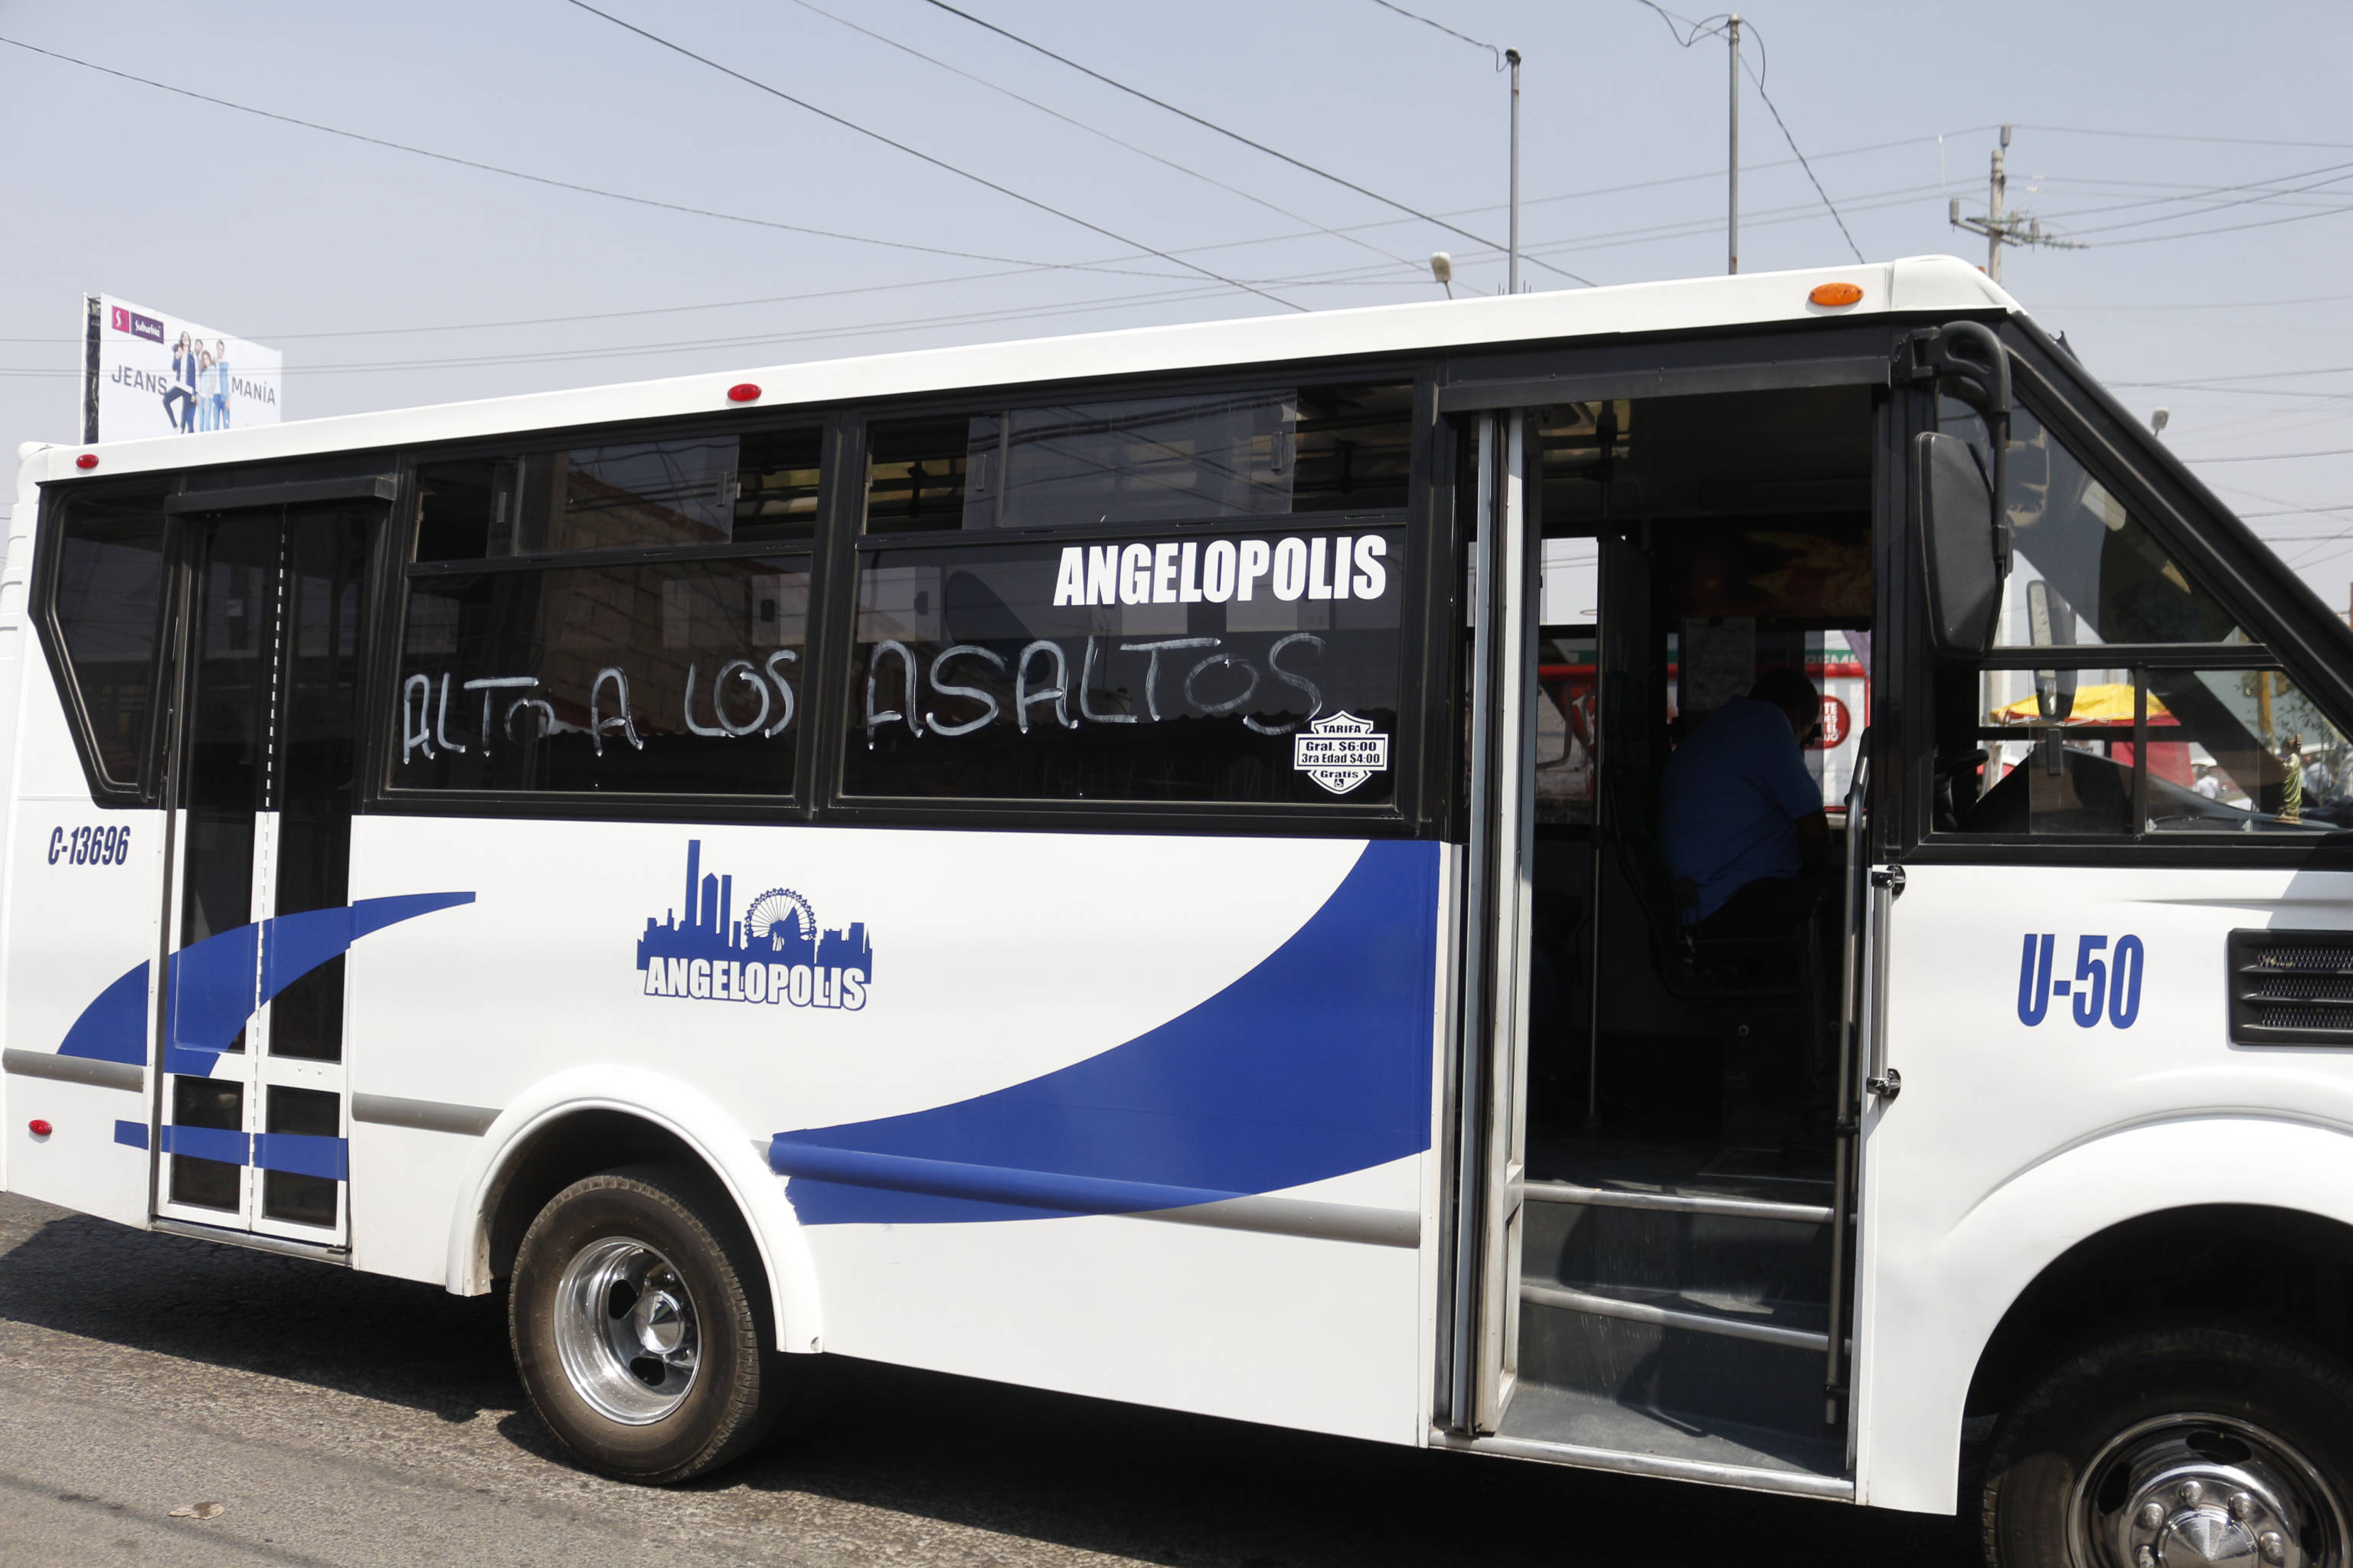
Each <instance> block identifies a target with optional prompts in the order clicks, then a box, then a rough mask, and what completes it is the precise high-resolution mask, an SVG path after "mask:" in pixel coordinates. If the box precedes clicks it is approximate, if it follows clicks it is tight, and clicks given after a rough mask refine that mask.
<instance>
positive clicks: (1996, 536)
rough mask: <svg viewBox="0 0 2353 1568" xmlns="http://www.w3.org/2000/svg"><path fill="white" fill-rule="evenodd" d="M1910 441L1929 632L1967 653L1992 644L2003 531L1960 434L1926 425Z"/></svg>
mask: <svg viewBox="0 0 2353 1568" xmlns="http://www.w3.org/2000/svg"><path fill="white" fill-rule="evenodd" d="M1912 441H1913V452H1912V469H1913V473H1914V475H1915V478H1916V480H1917V483H1918V485H1919V489H1920V495H1919V501H1920V508H1919V510H1920V544H1921V556H1922V560H1921V565H1922V568H1923V576H1924V578H1925V580H1926V584H1927V589H1928V637H1929V640H1930V641H1931V642H1932V643H1933V644H1934V645H1935V647H1936V651H1937V652H1938V653H1939V654H1942V655H1945V656H1947V657H1948V658H1977V657H1978V655H1980V654H1982V653H1984V652H1985V650H1986V649H1987V648H1989V647H1992V646H1993V633H1994V624H1995V622H1996V621H1997V620H1998V619H1999V618H2000V614H2001V587H2002V582H2003V580H2004V579H2005V578H2006V577H2008V575H2009V572H2008V570H2007V567H2008V565H2009V563H2008V561H2007V560H2006V559H2004V558H2005V557H2006V556H2007V555H2008V554H2009V553H2010V552H2009V551H2008V550H2007V549H2002V548H2000V546H2002V545H2005V544H2007V543H2008V541H2007V540H2006V539H2004V538H2002V537H2001V536H2002V534H2004V533H2005V532H2006V530H2005V529H2003V528H2001V527H1999V526H1998V525H1997V524H1996V523H1995V521H1994V507H1995V501H1994V492H1993V487H1992V486H1991V485H1989V484H1988V483H1987V482H1986V476H1985V474H1984V472H1983V471H1982V470H1981V469H1980V468H1978V455H1977V454H1976V453H1975V452H1973V451H1971V450H1970V449H1969V444H1968V442H1966V441H1964V440H1962V439H1961V438H1960V437H1958V436H1946V435H1941V434H1938V433H1937V432H1935V431H1930V430H1923V431H1922V432H1921V433H1920V434H1919V435H1917V436H1915V437H1913V438H1912Z"/></svg>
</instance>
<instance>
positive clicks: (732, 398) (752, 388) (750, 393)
mask: <svg viewBox="0 0 2353 1568" xmlns="http://www.w3.org/2000/svg"><path fill="white" fill-rule="evenodd" d="M727 401H728V402H730V403H757V402H759V401H760V389H759V387H757V386H756V385H754V384H752V383H751V382H748V381H739V382H737V383H736V384H734V385H733V386H731V387H729V388H728V389H727Z"/></svg>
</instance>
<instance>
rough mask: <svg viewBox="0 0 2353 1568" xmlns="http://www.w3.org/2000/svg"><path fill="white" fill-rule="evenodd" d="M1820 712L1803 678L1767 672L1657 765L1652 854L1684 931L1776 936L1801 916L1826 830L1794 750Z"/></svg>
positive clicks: (1810, 780) (1814, 785)
mask: <svg viewBox="0 0 2353 1568" xmlns="http://www.w3.org/2000/svg"><path fill="white" fill-rule="evenodd" d="M1821 713H1822V699H1821V693H1820V692H1819V691H1817V690H1816V689H1814V683H1813V682H1812V681H1810V680H1809V679H1806V677H1805V676H1804V674H1803V673H1801V672H1800V671H1798V670H1795V669H1788V668H1780V669H1768V670H1767V671H1766V672H1765V673H1764V674H1763V675H1761V676H1759V677H1758V678H1757V683H1756V685H1755V686H1753V687H1751V688H1750V689H1749V692H1748V695H1747V696H1746V697H1737V698H1735V699H1733V700H1731V701H1729V702H1727V703H1725V705H1724V706H1723V707H1721V708H1719V709H1717V710H1715V712H1714V713H1711V714H1710V715H1708V717H1707V718H1706V719H1705V720H1704V721H1702V722H1701V724H1700V726H1699V728H1698V729H1697V730H1695V731H1693V732H1692V734H1691V735H1690V736H1688V737H1687V738H1686V739H1685V740H1684V741H1683V744H1681V745H1680V746H1677V747H1676V748H1675V750H1674V752H1673V753H1672V755H1671V756H1669V757H1668V758H1667V766H1666V772H1665V774H1664V776H1663V778H1662V780H1661V782H1660V785H1659V839H1660V847H1662V849H1663V850H1664V851H1665V852H1666V858H1667V864H1668V866H1669V867H1670V868H1672V870H1673V872H1674V876H1675V890H1676V893H1677V896H1678V899H1679V900H1680V901H1681V902H1682V903H1683V906H1684V909H1683V921H1684V923H1685V924H1687V925H1689V926H1691V927H1692V928H1693V931H1694V934H1696V935H1701V936H1787V935H1790V934H1792V933H1793V932H1794V931H1796V930H1797V928H1798V927H1799V924H1800V923H1801V922H1802V921H1805V920H1806V919H1807V918H1808V913H1809V907H1810V903H1811V901H1812V900H1811V899H1810V896H1809V894H1808V892H1807V890H1806V889H1805V888H1804V887H1803V886H1802V884H1801V882H1800V878H1801V877H1802V875H1803V873H1804V872H1805V870H1806V868H1808V867H1809V866H1812V865H1818V864H1820V862H1821V860H1822V858H1823V853H1824V851H1825V849H1826V848H1827V847H1828V846H1829V843H1830V824H1829V820H1828V818H1827V817H1825V816H1823V814H1822V790H1821V784H1820V781H1819V780H1817V779H1816V778H1815V777H1814V775H1813V773H1812V772H1811V771H1810V770H1809V769H1808V768H1807V766H1806V759H1805V754H1804V752H1803V751H1802V750H1801V747H1802V744H1803V742H1804V741H1805V738H1806V737H1807V736H1808V735H1810V734H1811V733H1812V732H1813V731H1815V729H1816V728H1817V727H1818V726H1819V725H1820V723H1821Z"/></svg>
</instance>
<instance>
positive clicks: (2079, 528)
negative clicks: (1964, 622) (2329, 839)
mask: <svg viewBox="0 0 2353 1568" xmlns="http://www.w3.org/2000/svg"><path fill="white" fill-rule="evenodd" d="M1940 423H1941V424H1942V425H1943V426H1944V427H1945V428H1947V430H1950V431H1953V432H1954V433H1956V434H1958V435H1960V436H1962V437H1963V438H1964V439H1967V440H1968V441H1970V442H1971V443H1972V444H1973V445H1976V446H1978V447H1979V448H1980V449H1981V450H1982V447H1983V445H1984V441H1985V433H1984V425H1983V423H1982V422H1981V421H1980V420H1979V419H1978V417H1977V416H1976V415H1975V414H1974V413H1972V412H1971V411H1970V410H1968V408H1967V407H1966V406H1965V405H1961V404H1959V403H1956V402H1953V401H1950V400H1947V401H1946V402H1945V403H1944V405H1943V407H1942V411H1941V415H1940ZM2008 472H2009V480H2008V486H2007V493H2006V494H2005V496H2004V498H2003V500H2004V504H2005V506H2006V507H2007V509H2008V510H2009V513H2010V524H2011V528H2012V531H2013V537H2014V539H2015V543H2016V549H2015V557H2014V561H2013V564H2012V568H2011V573H2010V582H2009V584H2008V585H2007V586H2006V587H2005V589H2004V591H2003V599H2002V605H2001V612H2000V622H1999V623H1998V626H1997V628H1996V631H1995V635H1994V646H1995V648H1996V649H1997V657H1994V658H1989V659H1988V660H1987V661H1986V662H1985V664H1984V665H1983V666H1980V667H1978V668H1968V667H1954V668H1948V669H1947V671H1945V672H1944V673H1943V674H1942V675H1941V676H1940V677H1939V679H1938V680H1937V689H1936V695H1937V704H1936V706H1937V768H1936V784H1935V788H1936V800H1935V804H1934V808H1933V817H1934V821H1933V826H1934V828H1935V830H1936V831H1939V832H1946V833H1963V834H1995V835H2005V836H2006V835H2032V836H2036V837H2078V838H2080V837H2142V836H2145V835H2150V834H2165V835H2171V834H2179V833H2201V832H2231V833H2248V832H2260V833H2271V834H2280V833H2285V834H2291V835H2293V834H2310V833H2315V832H2326V831H2330V830H2333V829H2336V828H2339V827H2344V826H2353V789H2348V785H2353V750H2348V742H2347V736H2346V731H2345V730H2344V729H2343V728H2342V727H2341V726H2340V724H2339V722H2338V721H2337V718H2336V717H2335V716H2332V715H2331V714H2329V713H2327V712H2326V711H2324V710H2322V709H2321V708H2320V706H2319V705H2318V703H2316V701H2315V700H2313V699H2312V698H2310V697H2309V696H2307V695H2306V693H2305V692H2304V691H2303V690H2302V689H2300V688H2298V687H2297V686H2296V684H2295V681H2294V680H2293V679H2291V678H2290V677H2289V676H2288V674H2287V673H2286V672H2285V671H2284V670H2283V669H2280V668H2275V667H2272V666H2271V665H2270V661H2269V660H2268V659H2267V658H2264V657H2263V650H2262V648H2261V647H2260V646H2259V645H2257V644H2256V643H2254V642H2253V641H2252V640H2251V639H2250V637H2249V636H2248V634H2247V632H2246V631H2245V630H2243V629H2242V627H2240V626H2239V625H2238V624H2237V618H2236V617H2235V616H2232V614H2231V612H2230V611H2229V610H2228V609H2227V608H2226V607H2225V606H2224V605H2222V604H2221V601H2220V600H2219V599H2217V598H2216V597H2215V596H2214V595H2212V594H2211V592H2210V591H2209V590H2208V589H2207V588H2206V587H2205V585H2204V584H2201V583H2200V582H2199V581H2198V580H2197V578H2196V577H2195V576H2194V575H2193V574H2192V573H2191V571H2190V570H2189V567H2188V566H2186V565H2184V564H2183V563H2180V562H2179V561H2177V560H2176V559H2175V558H2174V556H2173V554H2172V552H2169V551H2168V549H2167V548H2166V547H2165V545H2164V544H2163V542H2161V541H2160V540H2158V538H2157V537H2156V535H2155V534H2153V533H2152V532H2151V531H2149V529H2148V528H2147V525H2146V524H2145V523H2144V522H2143V521H2141V520H2140V519H2138V518H2137V517H2135V516H2133V515H2132V513H2131V511H2130V510H2129V509H2128V508H2127V507H2126V505H2125V504H2124V502H2123V501H2122V500H2119V499H2118V498H2117V497H2116V495H2115V494H2114V493H2113V492H2112V491H2110V490H2109V489H2107V488H2106V487H2105V486H2104V485H2102V484H2101V483H2100V482H2099V480H2098V479H2094V477H2093V476H2092V475H2091V474H2090V473H2089V472H2087V471H2086V470H2085V469H2084V466H2083V465H2082V463H2081V462H2079V461H2078V460H2077V459H2076V458H2075V456H2074V454H2073V453H2072V452H2070V451H2068V449H2067V448H2066V447H2065V445H2064V444H2063V443H2062V442H2061V441H2060V440H2059V439H2058V438H2057V437H2056V436H2055V435H2054V434H2053V433H2052V431H2051V430H2050V429H2049V427H2048V426H2044V425H2043V424H2042V421H2041V420H2039V419H2038V418H2036V417H2035V416H2034V414H2033V413H2032V411H2031V410H2029V409H2026V408H2023V407H2021V408H2020V409H2018V410H2016V411H2015V413H2014V414H2013V416H2012V423H2011V430H2010V453H2009V463H2008ZM2113 644H2133V645H2137V646H2138V647H2140V648H2141V649H2142V650H2144V651H2142V652H2141V653H2139V654H2138V655H2136V656H2134V657H2132V658H2123V657H2120V656H2115V655H2110V656H2105V657H2104V655H2103V651H2102V650H2103V647H2104V645H2113ZM2023 649H2032V650H2036V652H2037V657H2036V658H2033V659H2032V660H2031V661H2028V660H2024V659H2021V658H2020V657H2018V651H2019V650H2023ZM2155 649H2162V650H2164V651H2161V652H2158V651H2152V650H2155Z"/></svg>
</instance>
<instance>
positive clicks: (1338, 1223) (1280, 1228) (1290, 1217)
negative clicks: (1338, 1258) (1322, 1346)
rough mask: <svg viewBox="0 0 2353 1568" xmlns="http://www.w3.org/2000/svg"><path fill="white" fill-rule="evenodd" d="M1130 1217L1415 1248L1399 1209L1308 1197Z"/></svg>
mask: <svg viewBox="0 0 2353 1568" xmlns="http://www.w3.org/2000/svg"><path fill="white" fill-rule="evenodd" d="M1128 1217H1129V1218H1131V1219H1156V1220H1165V1221H1166V1222H1167V1223H1169V1224H1171V1225H1206V1226H1216V1227H1217V1228H1219V1229H1220V1230H1256V1231H1263V1232H1265V1233H1267V1234H1268V1235H1270V1236H1297V1237H1306V1238H1308V1239H1310V1240H1314V1241H1356V1242H1362V1243H1364V1244H1365V1245H1366V1246H1367V1247H1406V1248H1409V1249H1413V1248H1418V1247H1420V1246H1421V1216H1420V1215H1418V1214H1414V1213H1412V1212H1410V1211H1409V1210H1405V1209H1375V1208H1364V1207H1360V1206H1358V1205H1355V1204H1325V1203H1317V1202H1314V1200H1312V1199H1308V1198H1267V1197H1240V1198H1225V1199H1222V1200H1220V1201H1219V1202H1217V1203H1213V1204H1194V1205H1190V1206H1188V1207H1186V1208H1175V1209H1149V1210H1145V1211H1143V1212H1141V1213H1137V1214H1133V1215H1129V1216H1128Z"/></svg>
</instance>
